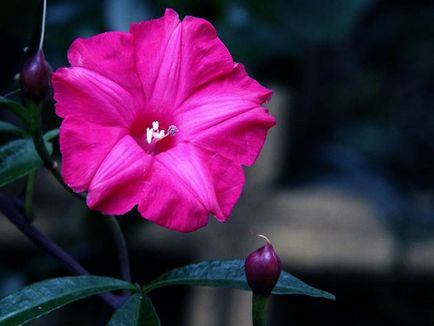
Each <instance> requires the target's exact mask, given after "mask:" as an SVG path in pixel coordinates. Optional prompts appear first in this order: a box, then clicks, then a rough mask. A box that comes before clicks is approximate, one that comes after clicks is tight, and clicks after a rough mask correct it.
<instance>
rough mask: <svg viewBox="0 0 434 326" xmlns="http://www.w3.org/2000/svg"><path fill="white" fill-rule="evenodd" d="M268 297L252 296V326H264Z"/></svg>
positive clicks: (256, 294)
mask: <svg viewBox="0 0 434 326" xmlns="http://www.w3.org/2000/svg"><path fill="white" fill-rule="evenodd" d="M267 301H268V295H263V294H258V293H253V294H252V321H253V326H265V325H266V321H267Z"/></svg>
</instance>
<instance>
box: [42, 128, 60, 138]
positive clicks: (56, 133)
mask: <svg viewBox="0 0 434 326" xmlns="http://www.w3.org/2000/svg"><path fill="white" fill-rule="evenodd" d="M57 136H59V129H58V128H56V129H53V130H50V131H47V132H46V133H45V135H44V140H45V141H49V140H52V139H53V138H56V137H57Z"/></svg>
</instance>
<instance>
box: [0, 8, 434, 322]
mask: <svg viewBox="0 0 434 326" xmlns="http://www.w3.org/2000/svg"><path fill="white" fill-rule="evenodd" d="M166 7H171V8H173V9H175V10H176V11H178V13H179V14H180V15H181V16H182V17H183V16H185V15H193V16H199V17H203V18H206V19H208V20H209V21H211V22H212V23H213V24H214V26H215V27H216V29H217V31H218V34H219V36H220V38H221V39H222V40H223V42H224V43H225V44H226V45H227V47H228V48H229V50H230V51H231V53H232V55H233V57H234V59H235V61H238V62H242V63H243V64H245V66H246V68H247V71H248V72H249V74H250V75H252V76H253V77H254V78H256V79H257V80H259V81H260V82H261V83H262V84H264V85H266V86H267V87H269V88H271V89H273V91H274V95H273V98H272V100H271V101H270V103H268V105H267V106H268V108H269V110H270V113H271V114H272V115H274V116H275V117H276V118H277V121H278V122H277V126H276V127H275V128H273V130H272V131H271V132H270V133H269V137H268V139H267V142H266V145H265V147H264V150H263V152H262V154H261V156H260V158H259V160H258V161H257V163H256V164H255V165H254V166H253V167H252V168H246V169H245V173H246V185H245V187H244V191H243V194H242V196H241V199H240V201H239V203H238V204H237V206H236V209H235V210H234V212H233V214H232V217H231V218H230V220H229V221H228V222H227V223H225V224H220V223H218V222H216V221H215V220H213V218H211V219H210V223H209V225H208V226H207V227H206V228H204V229H201V230H199V231H197V232H194V233H190V234H181V233H176V232H174V231H170V230H166V229H162V228H160V227H158V226H156V225H154V224H151V223H150V222H147V221H146V220H144V219H142V218H141V217H140V216H139V215H138V214H137V213H136V212H132V213H131V214H129V215H128V216H125V217H123V218H122V219H121V220H120V222H121V226H122V228H123V230H124V231H125V234H126V237H127V242H128V247H129V249H130V255H131V257H130V258H131V264H132V273H133V281H135V282H138V283H145V282H147V281H150V280H151V279H152V278H154V277H156V276H158V275H159V274H160V273H162V272H164V271H167V270H168V269H170V268H173V267H176V266H180V265H182V264H187V263H192V262H195V261H198V260H202V259H218V258H243V257H245V256H247V254H249V253H250V252H251V251H253V250H254V249H256V248H257V247H259V246H260V245H262V243H263V241H262V240H261V239H260V238H258V237H256V234H257V233H261V234H265V235H267V236H268V237H269V238H270V239H271V240H272V242H273V245H274V247H275V249H276V251H277V252H278V253H279V255H280V257H281V259H282V262H283V265H284V269H285V270H287V271H289V272H291V273H293V274H294V275H295V276H297V277H299V278H301V279H303V280H304V281H306V282H307V283H308V284H311V285H313V286H315V287H318V288H320V289H324V290H326V291H329V292H331V293H333V294H335V295H336V297H337V300H336V302H331V301H327V300H323V299H316V298H309V297H301V296H286V297H277V296H276V297H273V299H272V302H271V304H270V315H269V318H270V325H369V326H371V325H397V326H401V325H402V326H403V325H414V326H424V325H432V324H434V309H433V307H434V111H433V110H434V59H433V58H434V25H433V22H434V2H433V1H428V0H425V1H423V0H415V1H407V0H393V1H392V0H388V1H386V0H384V1H375V0H311V1H303V0H268V1H263V0H238V1H229V0H223V1H221V0H210V1H193V0H187V1H185V0H182V1H181V0H173V1H169V0H167V1H163V0H161V1H145V0H106V1H86V0H75V1H71V0H64V1H62V0H49V1H48V13H47V31H46V39H45V45H44V49H45V54H46V58H47V60H48V61H49V62H50V64H51V66H52V67H53V69H56V68H58V67H60V66H65V65H67V60H66V53H67V49H68V47H69V45H70V44H71V42H72V41H73V40H74V39H75V38H77V37H88V36H91V35H95V34H97V33H100V32H103V31H107V30H128V27H129V24H130V22H138V21H141V20H147V19H151V18H156V17H160V16H162V15H163V13H164V8H166ZM37 8H38V4H37V1H32V0H21V1H2V2H1V4H0V44H1V51H0V76H1V78H0V94H1V95H4V94H6V93H8V92H10V91H12V90H14V89H16V88H17V83H16V81H15V80H14V76H15V75H16V74H17V73H18V72H19V71H20V69H21V66H22V65H23V62H24V58H25V53H24V51H23V49H24V48H25V47H26V46H28V45H29V42H30V40H31V38H32V31H33V27H34V25H35V23H36V12H37ZM44 110H45V115H44V126H45V128H46V130H49V129H52V128H55V127H58V126H59V124H60V120H59V119H58V118H57V117H56V116H55V114H54V109H53V103H47V105H46V107H45V108H44ZM0 118H1V119H2V120H6V121H11V122H17V121H16V120H15V118H14V117H13V116H12V115H10V114H9V113H8V112H6V111H5V110H0ZM10 139H11V138H8V137H7V136H4V135H0V140H1V143H2V144H3V143H6V142H7V141H8V140H10ZM55 157H56V158H57V159H59V160H60V153H59V149H58V148H55ZM36 182H37V186H36V194H35V215H36V220H35V224H36V225H37V226H38V227H40V228H41V229H42V230H43V231H44V232H46V233H47V234H48V235H49V237H50V238H52V239H54V240H56V241H57V242H58V243H59V244H60V245H61V246H62V247H63V248H65V249H66V250H67V251H68V252H70V253H71V254H73V255H74V256H75V257H76V258H77V259H78V260H79V261H80V262H82V264H83V265H84V266H86V267H87V268H88V269H89V270H90V271H91V272H92V273H93V274H96V275H109V276H116V277H117V276H119V268H118V264H117V257H116V255H115V254H114V252H115V251H114V242H113V239H112V238H111V235H110V233H109V232H108V230H107V225H106V223H105V222H104V221H103V219H104V218H105V217H103V216H101V215H99V214H98V213H96V212H95V213H91V214H89V213H87V211H86V209H85V207H84V206H83V204H82V203H81V202H80V201H78V200H77V199H75V198H74V197H72V196H71V195H70V194H69V193H67V192H66V191H65V190H64V189H62V188H61V187H60V186H59V185H58V184H57V183H56V181H55V180H54V178H52V177H51V176H50V175H49V174H48V173H47V172H46V171H44V170H40V171H39V172H38V174H37V179H36ZM24 185H25V181H24V180H20V181H17V182H15V183H13V184H11V185H8V186H6V187H3V188H2V189H0V192H2V193H6V194H9V195H14V196H20V195H22V194H23V191H24ZM65 275H67V273H66V272H65V271H64V270H62V268H61V267H60V266H59V265H58V264H57V262H56V261H54V260H53V259H52V258H51V257H49V256H48V255H47V254H45V253H44V252H43V251H42V250H40V249H38V248H37V247H35V246H34V245H33V244H32V243H31V242H30V241H29V240H28V239H26V238H25V237H24V236H23V235H22V234H21V233H20V232H19V231H17V230H16V229H15V228H14V226H13V225H11V224H10V223H9V221H8V220H7V219H6V218H4V217H3V216H2V215H0V297H3V296H5V295H6V294H8V293H11V292H13V291H16V290H18V289H20V288H22V287H23V286H24V285H26V284H29V283H31V282H35V281H39V280H42V279H46V278H50V277H55V276H65ZM151 297H152V299H153V301H154V302H155V307H156V309H157V311H158V312H159V315H160V317H161V320H162V325H167V326H170V325H189V326H190V325H192V326H202V325H209V326H223V325H229V326H232V325H233V326H235V325H250V294H249V293H247V292H241V291H235V290H223V289H208V288H188V287H173V288H163V289H161V290H157V291H155V293H154V292H153V293H152V294H151ZM111 314H112V311H111V310H110V309H109V308H108V307H106V306H105V305H104V304H103V303H102V302H100V301H99V300H98V299H97V298H91V299H86V300H83V301H80V302H77V303H74V304H71V305H69V306H67V307H65V308H62V309H60V310H58V311H56V312H54V313H52V314H50V315H47V316H46V317H43V318H41V319H39V320H37V321H35V322H33V323H32V325H62V326H65V325H77V324H79V325H82V326H84V325H105V323H106V322H107V321H108V319H109V318H110V316H111Z"/></svg>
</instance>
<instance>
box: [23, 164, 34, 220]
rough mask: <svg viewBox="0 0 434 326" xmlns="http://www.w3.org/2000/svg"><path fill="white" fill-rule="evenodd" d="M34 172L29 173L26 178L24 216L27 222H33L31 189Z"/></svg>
mask: <svg viewBox="0 0 434 326" xmlns="http://www.w3.org/2000/svg"><path fill="white" fill-rule="evenodd" d="M35 179H36V171H33V172H31V173H30V174H29V175H28V177H27V183H26V193H25V197H24V214H25V215H26V217H27V219H28V220H29V222H33V220H34V217H35V216H34V214H33V188H34V186H35Z"/></svg>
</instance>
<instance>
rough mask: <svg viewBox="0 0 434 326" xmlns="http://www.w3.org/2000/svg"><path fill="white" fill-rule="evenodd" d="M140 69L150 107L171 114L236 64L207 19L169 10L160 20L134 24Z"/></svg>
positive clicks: (133, 29) (132, 29)
mask: <svg viewBox="0 0 434 326" xmlns="http://www.w3.org/2000/svg"><path fill="white" fill-rule="evenodd" d="M130 31H131V33H132V34H133V35H134V38H135V42H136V54H137V69H138V73H139V76H140V78H141V81H142V84H143V89H144V90H145V92H146V93H145V95H146V97H147V103H148V104H149V105H150V106H151V107H152V108H153V109H154V110H171V109H173V108H176V107H177V106H178V105H179V104H180V103H181V102H182V101H184V100H185V99H186V98H187V97H188V96H189V95H190V94H191V93H192V92H193V91H194V90H195V89H196V88H198V87H200V86H201V85H203V84H205V83H206V82H208V81H210V80H212V79H214V78H217V77H219V76H222V75H224V74H227V73H229V72H230V71H231V70H232V68H233V66H234V63H233V60H232V57H231V55H230V53H229V51H228V50H227V49H226V47H225V46H224V44H223V43H222V42H221V41H220V39H219V38H218V37H217V32H216V30H215V29H214V27H213V26H212V25H211V24H210V23H209V22H207V21H206V20H204V19H200V18H195V17H190V16H187V17H185V19H184V20H183V21H182V22H180V21H179V18H178V14H177V13H176V12H175V11H173V10H171V9H167V10H166V13H165V16H164V17H162V18H160V19H154V20H151V21H146V22H142V23H139V24H133V25H131V28H130Z"/></svg>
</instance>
